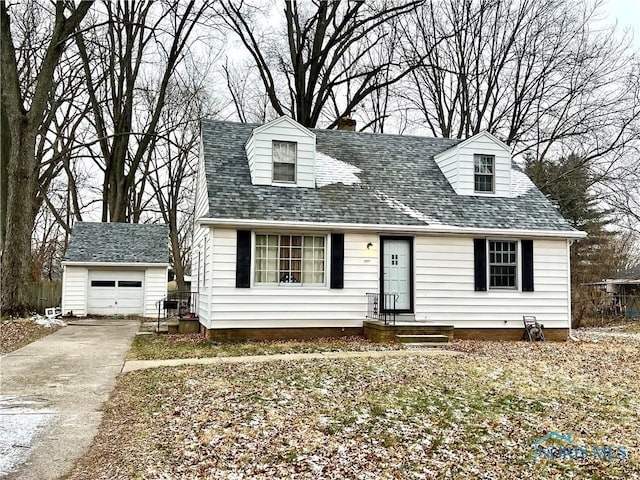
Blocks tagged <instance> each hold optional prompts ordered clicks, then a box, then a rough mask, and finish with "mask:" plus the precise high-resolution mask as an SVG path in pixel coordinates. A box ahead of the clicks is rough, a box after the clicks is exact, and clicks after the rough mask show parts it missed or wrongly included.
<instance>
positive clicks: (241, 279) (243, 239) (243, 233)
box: [236, 230, 251, 288]
mask: <svg viewBox="0 0 640 480" xmlns="http://www.w3.org/2000/svg"><path fill="white" fill-rule="evenodd" d="M250 286H251V230H238V232H237V243H236V288H249V287H250Z"/></svg>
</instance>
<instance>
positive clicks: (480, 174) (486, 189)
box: [473, 155, 495, 193]
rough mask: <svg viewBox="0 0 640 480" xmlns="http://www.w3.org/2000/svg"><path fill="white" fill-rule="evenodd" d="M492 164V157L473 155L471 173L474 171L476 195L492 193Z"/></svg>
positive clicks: (493, 161) (493, 159) (493, 158)
mask: <svg viewBox="0 0 640 480" xmlns="http://www.w3.org/2000/svg"><path fill="white" fill-rule="evenodd" d="M494 163H495V157H494V156H493V155H474V156H473V171H474V181H473V184H474V190H475V192H477V193H493V192H494V181H493V179H494V172H495V170H494Z"/></svg>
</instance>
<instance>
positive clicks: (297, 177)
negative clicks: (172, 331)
mask: <svg viewBox="0 0 640 480" xmlns="http://www.w3.org/2000/svg"><path fill="white" fill-rule="evenodd" d="M245 150H246V152H247V159H248V161H249V170H250V171H251V183H252V184H253V185H273V186H281V187H311V188H313V187H315V182H316V180H315V156H316V136H315V134H314V133H313V132H311V131H310V130H308V129H306V128H305V127H303V126H302V125H300V124H299V123H297V122H296V121H295V120H293V119H291V118H289V117H287V116H282V117H280V118H277V119H276V120H273V121H272V122H269V123H266V124H264V125H262V126H260V127H258V128H255V129H254V130H253V131H252V132H251V136H250V137H249V139H248V140H247V143H246V144H245Z"/></svg>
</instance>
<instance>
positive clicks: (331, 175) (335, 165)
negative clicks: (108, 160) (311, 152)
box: [316, 152, 362, 187]
mask: <svg viewBox="0 0 640 480" xmlns="http://www.w3.org/2000/svg"><path fill="white" fill-rule="evenodd" d="M360 172H362V170H361V169H359V168H358V167H355V166H353V165H351V164H349V163H346V162H343V161H341V160H338V159H337V158H333V157H331V156H329V155H327V154H325V153H322V152H316V187H325V186H327V185H332V184H334V183H342V184H343V185H355V184H358V183H360V178H358V176H357V174H358V173H360Z"/></svg>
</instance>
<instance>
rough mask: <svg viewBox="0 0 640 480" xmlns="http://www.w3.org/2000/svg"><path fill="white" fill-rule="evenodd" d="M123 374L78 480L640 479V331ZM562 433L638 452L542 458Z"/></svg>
mask: <svg viewBox="0 0 640 480" xmlns="http://www.w3.org/2000/svg"><path fill="white" fill-rule="evenodd" d="M579 334H580V335H581V336H582V337H583V341H581V342H575V343H566V344H562V343H544V344H531V343H525V342H504V343H500V342H473V341H460V342H455V344H454V348H456V349H458V350H461V351H464V352H466V354H465V355H464V356H458V357H455V358H452V357H449V356H442V357H417V356H416V357H408V358H402V359H396V358H381V359H343V360H338V359H321V360H315V361H300V362H286V361H279V362H273V363H260V364H253V363H244V364H235V365H215V366H187V367H180V368H163V369H152V370H147V371H139V372H134V373H131V374H127V375H123V376H121V377H120V378H119V380H118V384H117V387H116V389H115V391H114V393H113V395H112V397H111V399H110V401H109V403H108V405H107V406H106V410H105V416H104V420H103V424H102V426H101V429H100V433H99V435H98V436H97V438H96V440H95V442H94V444H93V446H92V447H91V449H90V451H89V453H88V454H87V455H86V456H85V457H84V458H83V459H82V460H81V461H80V462H79V463H78V464H77V465H76V467H75V469H74V471H73V473H72V474H71V476H70V478H71V479H74V480H78V479H92V480H94V479H130V478H145V479H216V478H220V479H244V478H246V479H254V478H256V479H274V478H276V479H279V478H297V479H320V478H336V479H343V478H358V479H369V478H370V479H391V478H400V479H414V478H443V479H444V478H485V479H503V478H504V479H514V478H531V479H547V478H558V479H561V478H562V479H564V478H580V479H600V478H606V479H615V478H619V479H623V478H624V479H633V478H640V455H639V449H640V430H638V425H640V413H639V412H640V335H635V334H629V333H621V334H618V333H613V334H611V333H610V332H608V333H607V332H605V333H604V334H601V332H598V331H587V332H584V333H579ZM551 431H556V432H559V433H562V434H564V433H571V434H572V436H573V439H574V441H575V442H576V443H577V444H578V445H581V446H589V447H590V448H591V447H592V446H598V447H601V446H603V445H610V446H622V447H623V449H624V451H625V452H627V453H628V457H627V458H622V459H610V460H605V459H602V458H594V457H593V456H591V458H589V459H587V460H571V459H547V460H542V461H537V462H536V461H534V454H533V453H534V450H533V446H532V443H533V442H534V441H535V439H537V438H539V437H540V436H542V435H543V434H545V433H547V432H551Z"/></svg>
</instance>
